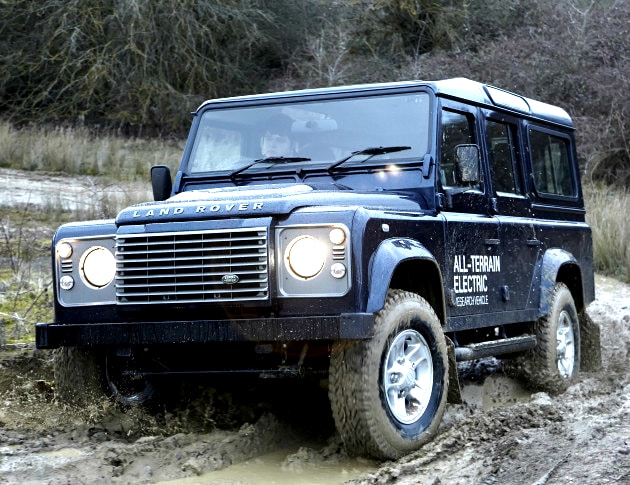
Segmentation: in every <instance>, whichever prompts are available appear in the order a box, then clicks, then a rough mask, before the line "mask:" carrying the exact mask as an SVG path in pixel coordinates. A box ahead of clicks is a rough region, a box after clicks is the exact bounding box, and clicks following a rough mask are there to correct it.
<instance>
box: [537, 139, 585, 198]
mask: <svg viewBox="0 0 630 485" xmlns="http://www.w3.org/2000/svg"><path fill="white" fill-rule="evenodd" d="M529 144H530V153H531V157H532V168H533V170H534V185H535V187H536V191H537V192H538V193H539V194H547V195H552V196H564V197H575V196H576V195H577V187H576V182H575V177H574V174H573V169H572V166H571V158H570V153H571V152H570V150H569V140H568V139H566V138H563V137H560V136H556V135H553V134H551V133H546V132H544V131H539V130H535V129H530V130H529Z"/></svg>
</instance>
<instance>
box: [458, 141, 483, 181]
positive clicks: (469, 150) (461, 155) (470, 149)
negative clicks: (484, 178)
mask: <svg viewBox="0 0 630 485" xmlns="http://www.w3.org/2000/svg"><path fill="white" fill-rule="evenodd" d="M455 159H456V163H457V177H458V179H459V180H458V182H461V183H467V184H473V185H474V184H477V183H479V182H480V180H481V176H480V165H481V157H480V155H479V147H478V146H477V145H457V146H456V147H455Z"/></svg>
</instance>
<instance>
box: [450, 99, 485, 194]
mask: <svg viewBox="0 0 630 485" xmlns="http://www.w3.org/2000/svg"><path fill="white" fill-rule="evenodd" d="M474 121H475V120H474V118H473V117H472V116H471V115H469V114H466V113H457V112H454V111H448V110H442V147H441V152H442V154H441V165H440V179H441V182H442V186H444V187H458V188H468V189H475V190H482V184H481V182H477V183H470V182H467V181H466V180H465V179H466V177H465V176H464V174H462V173H461V169H460V168H459V166H458V164H457V163H456V156H457V155H456V154H457V147H458V146H460V145H470V144H473V143H475V137H474V133H475V129H474Z"/></svg>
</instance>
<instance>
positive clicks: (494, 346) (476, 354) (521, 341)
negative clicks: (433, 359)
mask: <svg viewBox="0 0 630 485" xmlns="http://www.w3.org/2000/svg"><path fill="white" fill-rule="evenodd" d="M534 347H536V336H534V335H522V336H520V337H511V338H505V339H500V340H491V341H488V342H480V343H476V344H469V345H463V346H461V347H457V348H456V349H455V360H457V361H458V362H460V361H464V360H474V359H483V358H484V357H492V356H495V355H501V354H510V353H512V352H522V351H524V350H529V349H533V348H534Z"/></svg>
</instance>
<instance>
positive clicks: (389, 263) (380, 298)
mask: <svg viewBox="0 0 630 485" xmlns="http://www.w3.org/2000/svg"><path fill="white" fill-rule="evenodd" d="M368 277H369V280H368V281H369V284H368V292H369V294H368V301H367V307H366V311H367V312H369V313H376V312H377V311H379V310H380V309H382V308H383V305H384V304H385V299H386V297H387V290H388V289H389V288H396V289H400V290H405V291H410V292H413V293H416V294H418V295H420V296H422V297H423V298H424V299H425V300H427V302H428V303H429V304H430V305H431V307H432V308H433V310H434V311H435V313H436V314H437V316H438V318H439V320H440V322H441V323H442V325H444V323H445V321H446V310H445V302H444V290H443V288H444V287H443V285H442V272H441V271H440V268H439V265H438V263H437V261H436V259H435V257H434V256H433V254H431V252H430V251H429V250H428V249H427V248H425V247H424V246H423V245H422V244H421V243H419V242H418V241H416V240H414V239H410V238H392V239H386V240H385V241H383V242H381V244H380V245H379V246H378V248H377V249H376V251H375V252H374V254H373V256H372V258H371V260H370V267H369V274H368Z"/></svg>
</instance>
